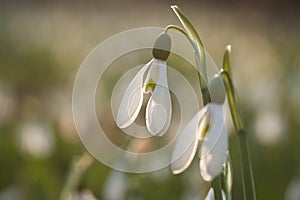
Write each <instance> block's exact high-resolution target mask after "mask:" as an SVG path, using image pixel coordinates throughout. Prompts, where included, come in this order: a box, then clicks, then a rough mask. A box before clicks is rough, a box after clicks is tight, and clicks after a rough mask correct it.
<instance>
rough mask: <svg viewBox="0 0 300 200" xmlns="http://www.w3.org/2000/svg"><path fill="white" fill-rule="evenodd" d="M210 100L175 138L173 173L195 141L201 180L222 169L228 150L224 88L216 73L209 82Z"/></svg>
mask: <svg viewBox="0 0 300 200" xmlns="http://www.w3.org/2000/svg"><path fill="white" fill-rule="evenodd" d="M210 92H211V98H212V103H208V104H207V105H206V106H205V107H203V108H202V109H201V110H200V111H199V112H198V113H197V114H196V115H195V116H194V117H193V119H192V120H191V121H190V122H189V123H188V124H187V126H186V127H185V128H184V130H183V132H182V134H181V135H179V138H178V140H177V143H176V145H175V149H174V151H173V155H172V163H171V169H172V172H173V173H174V174H179V173H181V172H183V171H184V170H185V169H187V168H188V166H189V165H190V164H191V162H192V160H193V158H194V157H195V154H196V150H197V147H198V144H199V142H200V141H201V142H203V143H202V146H201V148H200V153H199V156H200V165H199V166H200V173H201V176H202V178H203V179H204V180H205V181H209V182H210V181H212V180H213V179H214V178H215V177H217V176H218V175H219V174H220V173H221V171H222V170H223V165H224V163H225V161H226V152H227V150H228V135H227V131H226V129H225V126H224V114H223V103H224V101H225V91H224V86H223V82H222V79H221V78H220V76H215V77H214V79H213V80H212V82H211V84H210Z"/></svg>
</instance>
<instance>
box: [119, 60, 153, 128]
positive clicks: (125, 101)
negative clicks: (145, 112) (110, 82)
mask: <svg viewBox="0 0 300 200" xmlns="http://www.w3.org/2000/svg"><path fill="white" fill-rule="evenodd" d="M151 63H152V61H150V62H149V63H147V64H146V65H145V66H144V67H143V68H142V69H140V70H139V72H138V73H137V74H136V76H135V77H134V78H133V79H132V81H131V82H130V84H129V86H128V88H127V89H126V91H125V93H124V96H123V98H122V101H121V103H120V106H119V110H118V114H117V126H118V127H119V128H126V127H127V126H129V125H130V124H132V123H133V122H134V120H135V119H136V117H137V116H138V113H139V111H140V109H141V106H142V103H143V80H144V74H145V72H146V70H147V69H148V68H149V66H150V65H151Z"/></svg>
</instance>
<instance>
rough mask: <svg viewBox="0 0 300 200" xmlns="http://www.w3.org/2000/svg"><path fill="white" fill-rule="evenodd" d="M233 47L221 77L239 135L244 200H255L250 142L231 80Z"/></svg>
mask: <svg viewBox="0 0 300 200" xmlns="http://www.w3.org/2000/svg"><path fill="white" fill-rule="evenodd" d="M230 54H231V47H230V46H227V48H226V52H225V55H224V60H223V69H222V70H221V76H222V78H223V81H224V84H225V89H226V93H227V98H228V104H229V108H230V113H231V117H232V120H233V124H234V127H235V129H236V131H237V133H238V138H239V143H240V152H241V164H242V173H243V189H244V199H246V200H255V199H256V195H255V187H254V180H253V174H252V165H251V161H250V154H249V150H248V148H249V147H248V142H247V138H246V133H245V129H244V121H243V118H242V113H241V110H240V106H239V102H238V96H237V93H236V91H235V88H234V85H233V82H232V78H231V70H230V67H231V64H230Z"/></svg>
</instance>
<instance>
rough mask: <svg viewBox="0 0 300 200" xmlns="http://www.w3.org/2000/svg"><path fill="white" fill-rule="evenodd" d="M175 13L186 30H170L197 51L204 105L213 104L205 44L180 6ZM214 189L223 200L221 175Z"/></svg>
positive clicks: (219, 199) (217, 199)
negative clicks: (183, 35)
mask: <svg viewBox="0 0 300 200" xmlns="http://www.w3.org/2000/svg"><path fill="white" fill-rule="evenodd" d="M171 8H172V9H173V11H174V12H175V14H176V16H177V17H178V19H179V20H180V22H181V24H182V25H183V27H184V29H185V31H184V30H182V29H181V28H180V29H178V28H177V26H174V25H170V26H168V27H169V28H175V29H178V30H179V31H180V32H182V33H183V34H185V36H187V38H188V39H189V41H190V42H191V44H192V46H193V47H194V49H195V59H196V65H197V68H198V71H199V72H200V73H198V77H199V83H200V88H201V93H202V99H203V104H204V105H206V104H208V103H209V102H211V98H210V94H209V91H208V79H207V73H206V57H205V51H204V46H203V43H202V41H201V39H200V37H199V35H198V33H197V31H196V29H195V27H194V26H193V25H192V23H191V22H190V21H189V20H188V18H187V17H186V16H185V15H184V14H183V13H182V12H181V10H180V9H179V7H178V6H176V5H174V6H171ZM212 187H213V189H214V194H215V199H216V200H221V199H222V192H221V191H222V190H221V178H220V175H219V176H217V177H216V178H215V179H214V180H213V182H212Z"/></svg>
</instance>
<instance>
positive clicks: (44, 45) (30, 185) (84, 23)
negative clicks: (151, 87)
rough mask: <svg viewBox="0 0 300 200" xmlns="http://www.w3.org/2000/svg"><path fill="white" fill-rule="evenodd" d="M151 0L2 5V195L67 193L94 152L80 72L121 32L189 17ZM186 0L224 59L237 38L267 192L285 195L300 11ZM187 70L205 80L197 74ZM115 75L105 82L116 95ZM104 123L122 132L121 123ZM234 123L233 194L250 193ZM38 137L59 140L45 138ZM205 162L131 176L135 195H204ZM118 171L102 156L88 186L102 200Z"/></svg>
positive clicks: (299, 85)
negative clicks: (85, 131) (78, 93)
mask: <svg viewBox="0 0 300 200" xmlns="http://www.w3.org/2000/svg"><path fill="white" fill-rule="evenodd" d="M143 2H144V4H142V3H139V4H135V3H134V2H128V3H126V2H123V3H118V4H115V5H114V4H112V3H104V2H101V1H100V2H99V3H97V4H96V5H93V4H92V3H91V2H89V3H84V2H82V3H79V2H76V3H74V4H73V3H71V2H67V1H66V2H64V3H61V4H59V3H57V2H56V3H51V2H47V3H45V5H43V4H42V3H39V4H35V3H33V2H28V4H26V3H22V4H21V3H20V4H17V3H15V4H13V3H7V2H6V3H0V199H7V198H6V197H9V198H8V199H43V200H44V199H49V200H50V199H51V200H52V199H58V197H59V193H60V190H61V188H62V185H63V184H64V182H65V179H66V176H67V173H68V170H69V165H70V163H71V161H72V158H73V157H74V156H76V155H81V154H82V153H83V152H84V151H85V149H84V146H83V145H82V143H81V142H80V140H79V138H78V136H77V133H76V130H75V126H74V122H73V119H72V110H71V95H72V85H73V81H74V77H75V74H76V72H77V70H78V68H79V66H80V64H81V62H82V61H83V59H84V58H85V56H86V55H87V54H88V53H89V52H90V51H91V50H92V48H94V47H95V46H96V45H97V44H98V43H100V42H101V41H103V40H104V39H106V38H108V37H109V36H111V35H112V34H116V33H118V32H120V31H125V30H128V29H131V28H136V27H150V26H159V27H163V26H165V25H167V24H177V25H179V24H180V23H179V22H178V21H177V18H176V17H175V15H174V13H173V12H172V11H171V9H170V7H169V6H170V5H169V3H168V2H159V1H157V2H156V1H154V2H150V1H149V3H148V4H146V2H145V1H143ZM179 6H181V9H182V10H183V11H184V13H185V14H186V15H188V16H189V18H190V20H191V21H192V22H193V23H194V25H195V27H196V29H198V31H199V33H200V35H201V38H202V40H203V43H204V45H205V47H206V49H207V51H208V52H209V53H210V55H211V56H212V58H213V59H214V61H215V62H216V64H217V65H218V66H221V64H222V57H223V53H224V50H225V47H226V45H227V44H231V45H232V60H231V61H232V73H233V77H234V82H235V84H236V87H237V91H238V93H239V96H240V101H241V104H242V111H243V114H244V116H245V122H246V128H247V130H248V138H249V143H250V144H249V145H250V152H251V158H252V164H253V172H254V179H255V183H256V191H257V197H258V199H273V200H276V199H278V200H279V199H284V198H285V195H286V192H285V191H286V189H287V187H288V185H289V184H290V183H291V182H292V181H293V180H299V179H300V170H299V169H300V160H299V158H300V148H299V144H300V134H299V132H300V125H299V124H300V120H299V119H300V113H299V111H300V92H299V91H300V78H299V77H300V68H299V65H300V53H299V52H300V38H299V35H300V26H299V19H300V18H299V17H300V16H299V15H296V14H293V13H289V12H282V13H280V15H279V14H278V15H274V14H272V13H271V12H264V11H259V10H256V9H254V8H253V9H248V8H247V7H239V8H238V9H237V8H235V9H234V8H228V7H226V6H225V7H222V6H218V7H215V6H213V5H210V6H207V5H206V6H205V5H201V4H196V3H194V4H188V3H186V4H182V5H179ZM228 9H230V10H228ZM229 11H230V12H229ZM174 60H175V61H176V59H174ZM174 60H173V61H171V62H174ZM147 61H148V60H145V61H144V62H147ZM126 63H128V64H129V65H130V64H131V62H130V60H129V61H128V62H124V63H123V64H126ZM120 67H122V66H120ZM185 73H186V74H187V75H186V76H190V75H191V76H190V77H191V78H192V80H194V81H197V77H196V76H195V77H193V76H192V75H193V72H191V71H187V72H185ZM115 76H116V77H120V76H121V73H120V72H119V71H118V72H115ZM115 81H116V80H115V79H110V80H104V81H103V82H104V84H105V85H104V86H103V87H104V88H105V89H106V90H107V95H109V94H110V93H111V90H112V85H111V84H110V83H114V82H115ZM103 120H104V119H103ZM31 124H33V126H30V125H31ZM102 124H104V125H105V128H106V129H111V130H113V131H116V132H117V130H118V129H117V128H116V126H115V124H114V122H113V121H108V120H107V121H105V120H104V121H103V122H102ZM228 126H229V130H231V132H232V133H233V134H231V137H230V148H231V158H232V161H233V177H234V183H233V194H232V195H233V199H242V186H241V182H240V181H241V180H240V177H241V172H240V168H239V167H240V164H239V152H238V151H237V150H238V148H237V145H238V143H237V142H238V141H237V136H236V135H235V134H234V132H233V131H232V130H233V129H232V124H230V123H229V125H228ZM32 134H33V136H34V137H35V138H34V139H33V138H30V136H32ZM28 137H29V138H28ZM24 138H27V139H24ZM38 138H41V140H42V141H47V142H49V141H53V142H50V143H47V142H46V144H43V143H42V144H43V145H42V146H39V145H37V143H38V141H37V140H38ZM115 140H116V142H118V141H117V139H115ZM31 142H33V143H34V144H33V143H31ZM120 143H121V145H122V141H121V142H120ZM196 160H197V159H196ZM197 162H198V161H195V162H194V163H193V166H191V168H190V169H188V170H187V172H185V173H184V174H183V175H180V176H173V175H172V174H171V172H170V170H168V169H165V170H163V171H161V172H156V173H157V174H155V173H153V174H151V173H150V174H146V175H134V174H133V175H128V180H130V183H128V187H129V188H128V193H127V194H126V197H127V198H133V197H136V198H139V199H185V198H187V197H188V196H196V197H203V196H205V192H207V190H208V185H204V187H202V186H201V187H200V186H199V184H200V183H201V181H199V180H194V179H198V178H199V177H200V176H199V172H198V163H197ZM109 173H110V169H109V168H108V167H106V166H104V165H103V164H101V163H100V162H98V161H96V162H94V163H93V164H92V165H91V167H90V168H89V169H88V170H87V172H86V174H85V175H84V176H83V177H82V180H81V182H80V184H79V187H78V191H83V190H84V189H89V190H90V191H91V192H92V193H93V194H94V195H95V196H96V197H97V198H99V199H101V197H102V190H103V186H104V185H105V182H106V179H107V177H108V175H109ZM197 192H199V193H197ZM195 193H196V194H195ZM124 198H125V197H124Z"/></svg>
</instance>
